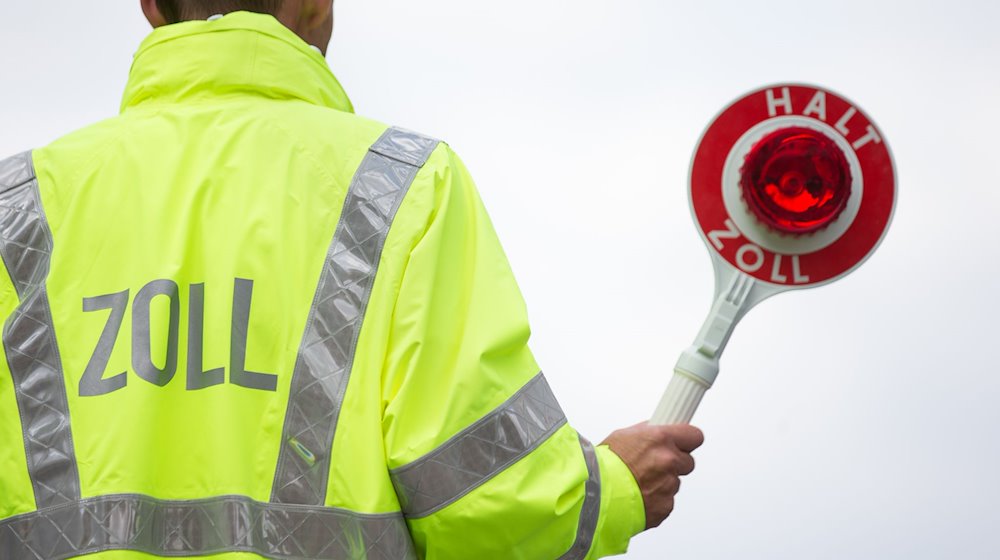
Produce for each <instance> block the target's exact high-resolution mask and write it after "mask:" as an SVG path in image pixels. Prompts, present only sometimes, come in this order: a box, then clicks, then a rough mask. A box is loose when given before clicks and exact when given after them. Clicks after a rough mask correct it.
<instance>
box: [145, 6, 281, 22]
mask: <svg viewBox="0 0 1000 560" xmlns="http://www.w3.org/2000/svg"><path fill="white" fill-rule="evenodd" d="M283 3H284V0H156V6H157V7H158V8H159V9H160V13H161V14H163V17H164V19H166V20H167V23H177V22H179V21H187V20H192V19H205V18H207V17H209V16H212V15H215V14H228V13H229V12H235V11H239V10H243V11H247V12H256V13H259V14H270V15H272V16H273V15H277V13H278V10H279V9H280V8H281V5H282V4H283Z"/></svg>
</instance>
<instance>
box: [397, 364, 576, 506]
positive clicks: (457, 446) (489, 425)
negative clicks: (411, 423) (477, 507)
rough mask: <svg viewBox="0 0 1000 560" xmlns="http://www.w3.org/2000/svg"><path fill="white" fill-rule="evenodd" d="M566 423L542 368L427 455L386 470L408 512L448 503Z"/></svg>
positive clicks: (510, 463) (496, 472)
mask: <svg viewBox="0 0 1000 560" xmlns="http://www.w3.org/2000/svg"><path fill="white" fill-rule="evenodd" d="M565 423H566V416H565V415H564V414H563V411H562V409H561V408H559V402H558V401H556V397H555V395H553V394H552V390H551V389H550V388H549V384H548V383H547V382H546V381H545V376H543V375H542V374H541V373H539V374H538V375H536V376H535V377H534V378H533V379H532V380H531V381H529V382H528V383H527V384H525V386H524V387H522V388H521V390H520V391H518V392H517V393H515V394H514V396H512V397H511V398H509V399H507V401H506V402H505V403H503V404H501V405H500V406H499V407H497V408H496V409H494V410H493V411H492V412H490V413H489V414H487V415H486V416H484V417H483V418H481V419H480V420H479V421H477V422H476V423H475V424H473V425H471V426H469V427H468V428H466V429H464V430H462V431H461V432H459V433H458V434H456V435H455V436H453V437H452V438H451V439H449V440H448V441H447V442H445V443H444V444H443V445H441V446H440V447H438V448H437V449H435V450H434V451H431V452H430V453H428V454H427V455H424V456H423V457H421V458H419V459H417V460H416V461H413V462H412V463H409V464H407V465H404V466H402V467H400V468H398V469H393V470H392V471H390V473H389V474H390V476H391V477H392V483H393V485H394V486H395V487H396V494H397V495H398V496H399V502H400V504H401V507H402V508H403V513H405V514H406V516H407V517H410V518H415V517H424V516H427V515H430V514H432V513H434V512H435V511H437V510H439V509H441V508H443V507H445V506H447V505H448V504H450V503H452V502H454V501H455V500H457V499H459V498H461V497H462V496H464V495H465V494H467V493H469V492H471V491H472V490H474V489H475V488H477V487H478V486H480V485H481V484H483V483H484V482H486V481H488V480H489V479H491V478H493V477H494V476H496V475H497V474H498V473H499V472H501V471H503V470H504V469H505V468H507V467H508V466H510V465H512V464H514V463H515V462H517V461H518V460H520V459H521V458H522V457H524V456H525V455H527V454H529V453H531V452H532V451H533V450H534V449H535V448H537V447H538V446H539V445H541V444H542V442H544V441H545V440H547V439H548V438H549V436H551V435H552V434H553V433H555V431H556V430H558V429H559V428H560V427H561V426H562V425H563V424H565Z"/></svg>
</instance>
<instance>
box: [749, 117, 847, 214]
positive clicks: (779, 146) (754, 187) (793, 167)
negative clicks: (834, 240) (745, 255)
mask: <svg viewBox="0 0 1000 560" xmlns="http://www.w3.org/2000/svg"><path fill="white" fill-rule="evenodd" d="M740 188H741V189H742V190H743V198H744V199H745V200H746V202H747V205H748V206H749V207H750V211H751V212H753V213H754V215H756V216H757V218H758V219H759V220H760V221H761V222H763V223H764V224H765V225H767V226H768V227H770V228H772V229H775V230H777V231H780V232H783V233H791V234H804V233H811V232H814V231H816V230H819V229H822V228H823V227H825V226H827V225H829V224H830V222H832V221H833V220H835V219H836V218H837V216H839V215H840V213H841V212H842V211H843V210H844V207H845V206H847V199H848V198H850V196H851V169H850V167H849V166H848V164H847V158H846V157H845V156H844V152H842V151H841V150H840V147H838V146H837V144H836V142H834V141H833V140H832V139H830V138H828V137H827V136H826V135H825V134H823V133H822V132H819V131H816V130H812V129H809V128H803V127H789V128H783V129H780V130H776V131H774V132H772V133H770V134H768V135H767V136H765V137H764V138H763V139H762V140H761V141H760V142H757V144H756V145H754V147H753V148H751V149H750V153H749V154H747V157H746V160H745V161H744V164H743V168H742V169H740Z"/></svg>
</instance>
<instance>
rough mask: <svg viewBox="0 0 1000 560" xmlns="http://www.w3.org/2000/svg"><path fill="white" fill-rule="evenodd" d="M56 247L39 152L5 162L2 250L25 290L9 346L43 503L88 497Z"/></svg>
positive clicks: (7, 329) (10, 325)
mask: <svg viewBox="0 0 1000 560" xmlns="http://www.w3.org/2000/svg"><path fill="white" fill-rule="evenodd" d="M51 252H52V233H51V231H49V226H48V223H46V221H45V214H44V212H43V210H42V204H41V197H40V195H39V192H38V180H37V179H36V178H35V171H34V166H33V164H32V161H31V154H30V153H28V152H26V153H23V154H20V155H18V156H14V157H13V158H10V159H7V160H5V161H3V162H0V254H2V256H3V261H4V264H5V265H6V267H7V271H8V273H9V274H10V277H11V280H12V281H13V283H14V286H15V287H16V289H17V293H18V295H19V296H20V304H19V305H18V307H17V308H16V309H15V310H14V312H13V313H12V314H11V315H10V317H8V318H7V321H6V323H4V326H3V346H4V351H5V353H6V358H7V364H8V365H9V367H10V373H11V377H12V378H13V382H14V391H15V394H16V398H17V406H18V411H19V413H20V416H21V431H22V434H23V436H24V450H25V454H26V456H27V462H28V474H29V475H30V476H31V484H32V487H33V489H34V493H35V504H36V506H37V507H38V508H45V507H51V506H56V505H59V504H64V503H67V502H73V501H76V500H78V499H79V498H80V477H79V474H78V473H77V466H76V455H75V453H74V450H73V436H72V434H71V433H70V423H69V405H68V404H67V400H66V385H65V379H64V377H63V370H62V361H61V359H60V357H59V347H58V345H57V343H56V337H55V332H54V331H55V328H54V326H53V324H52V312H51V310H50V309H49V298H48V294H47V292H46V287H45V280H46V277H47V276H48V273H49V262H50V257H51Z"/></svg>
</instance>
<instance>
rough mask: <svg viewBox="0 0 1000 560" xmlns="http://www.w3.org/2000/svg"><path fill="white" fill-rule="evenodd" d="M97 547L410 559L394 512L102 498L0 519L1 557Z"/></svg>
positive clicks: (49, 556) (222, 499)
mask: <svg viewBox="0 0 1000 560" xmlns="http://www.w3.org/2000/svg"><path fill="white" fill-rule="evenodd" d="M102 550H134V551H139V552H145V553H148V554H155V555H159V556H200V555H208V554H218V553H222V552H252V553H256V554H259V555H261V556H264V557H267V558H281V559H292V558H296V559H307V560H313V559H323V560H400V559H415V558H416V553H415V551H414V550H413V545H412V543H411V541H410V536H409V533H408V532H407V528H406V522H405V521H404V520H403V516H402V514H400V513H393V514H383V515H378V514H360V513H354V512H350V511H345V510H339V509H334V508H321V507H305V506H292V505H280V504H270V503H263V502H257V501H254V500H252V499H250V498H248V497H246V496H218V497H215V498H209V499H204V500H190V501H167V500H158V499H155V498H151V497H149V496H143V495H136V494H120V495H108V496H101V497H97V498H89V499H86V500H80V501H78V502H73V503H68V504H63V505H60V506H56V507H52V508H48V509H45V510H40V511H36V512H32V513H27V514H23V515H19V516H16V517H12V518H10V519H5V520H3V521H0V558H11V559H13V558H17V559H18V560H23V559H35V560H61V559H63V558H71V557H74V556H78V555H83V554H91V553H94V552H99V551H102Z"/></svg>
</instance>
